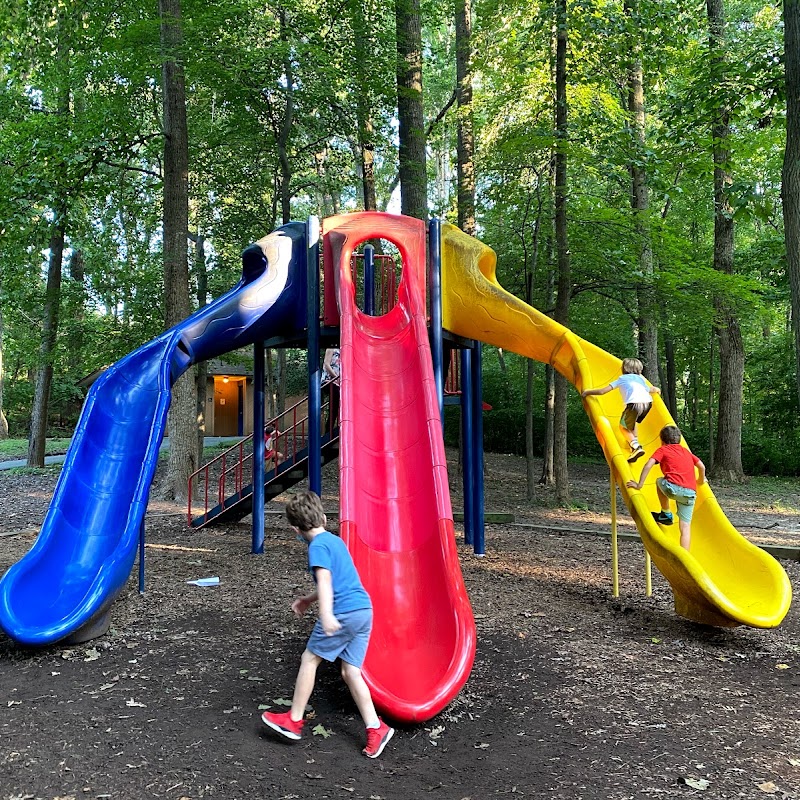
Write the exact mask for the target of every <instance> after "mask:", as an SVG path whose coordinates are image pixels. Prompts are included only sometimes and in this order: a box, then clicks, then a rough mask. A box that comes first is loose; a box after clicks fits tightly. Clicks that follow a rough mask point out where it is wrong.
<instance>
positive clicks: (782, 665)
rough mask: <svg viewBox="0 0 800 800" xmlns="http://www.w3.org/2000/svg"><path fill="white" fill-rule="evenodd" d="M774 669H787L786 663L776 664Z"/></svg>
mask: <svg viewBox="0 0 800 800" xmlns="http://www.w3.org/2000/svg"><path fill="white" fill-rule="evenodd" d="M775 669H789V665H788V664H776V665H775Z"/></svg>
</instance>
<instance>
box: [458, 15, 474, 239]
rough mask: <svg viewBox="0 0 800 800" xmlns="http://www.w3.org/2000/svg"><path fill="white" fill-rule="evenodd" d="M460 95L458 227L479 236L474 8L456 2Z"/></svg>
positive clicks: (471, 234)
mask: <svg viewBox="0 0 800 800" xmlns="http://www.w3.org/2000/svg"><path fill="white" fill-rule="evenodd" d="M456 86H457V88H456V92H457V98H456V99H457V101H458V134H457V135H458V140H457V144H456V161H457V170H456V174H457V181H458V227H459V228H461V230H462V231H464V233H468V234H469V235H470V236H474V235H475V230H476V227H475V135H474V131H473V120H472V8H471V3H470V0H456Z"/></svg>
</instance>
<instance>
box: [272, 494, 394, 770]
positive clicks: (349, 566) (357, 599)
mask: <svg viewBox="0 0 800 800" xmlns="http://www.w3.org/2000/svg"><path fill="white" fill-rule="evenodd" d="M286 518H287V519H288V520H289V525H291V526H292V528H293V529H294V530H295V532H296V533H299V534H300V536H302V537H303V539H305V541H306V542H308V567H309V570H310V571H311V573H312V575H313V576H314V582H315V583H316V584H317V590H316V591H315V592H314V593H313V594H309V595H305V596H304V597H299V598H298V599H297V600H295V601H294V603H292V611H294V613H295V614H297V616H299V617H302V616H303V614H304V613H305V612H306V611H307V610H308V607H309V606H310V605H311V604H312V603H315V602H316V603H319V619H318V620H317V623H316V625H314V630H313V631H312V632H311V637H310V638H309V640H308V644H307V645H306V649H305V651H304V652H303V655H302V657H301V659H300V670H299V672H298V673H297V680H296V681H295V686H294V696H293V697H292V707H291V709H289V711H286V712H284V713H282V714H276V713H272V712H270V711H265V712H264V713H263V714H262V715H261V720H262V721H263V722H264V724H265V725H267V726H269V727H270V728H272V730H274V731H276V732H277V733H279V734H281V736H285V737H286V738H287V739H295V740H296V739H299V738H300V736H301V734H302V731H303V725H304V723H305V720H304V719H303V715H304V713H305V709H306V704H307V703H308V700H309V698H310V697H311V692H312V691H313V690H314V682H315V680H316V676H317V667H318V666H319V665H320V662H322V661H323V660H325V661H335V660H336V659H337V658H340V659H341V660H342V678H343V679H344V682H345V683H346V684H347V688H348V689H349V690H350V694H352V695H353V700H355V703H356V706H357V707H358V711H359V713H360V714H361V717H362V719H363V720H364V725H366V728H367V746H366V747H365V748H364V749H363V750H362V752H363V753H364V755H365V756H368V757H369V758H377V757H378V756H379V755H380V754H381V753H382V752H383V748H384V747H386V743H387V742H388V741H389V739H391V738H392V736H393V735H394V728H391V727H389V726H388V725H387V724H386V723H385V722H383V720H381V719H380V718H379V717H378V715H377V713H376V712H375V706H374V705H373V703H372V695H371V694H370V691H369V687H368V686H367V684H366V682H365V681H364V677H363V675H362V674H361V665H362V664H363V663H364V658H365V656H366V654H367V645H368V644H369V635H370V631H371V630H372V602H371V601H370V599H369V595H368V594H367V592H366V590H365V589H364V587H363V585H362V584H361V579H360V578H359V577H358V572H357V571H356V568H355V564H353V559H352V558H351V556H350V553H349V552H348V550H347V547H346V546H345V544H344V542H343V541H342V540H341V539H340V538H339V537H338V536H334V535H333V534H332V533H330V532H329V531H326V530H325V525H327V522H328V520H327V518H326V516H325V513H324V511H323V508H322V501H321V500H320V499H319V496H318V495H316V494H315V493H314V492H302V493H301V494H297V495H295V496H294V497H293V498H292V499H291V501H290V502H289V505H288V506H287V507H286Z"/></svg>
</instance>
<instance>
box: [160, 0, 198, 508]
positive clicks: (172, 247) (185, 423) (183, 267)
mask: <svg viewBox="0 0 800 800" xmlns="http://www.w3.org/2000/svg"><path fill="white" fill-rule="evenodd" d="M159 13H160V17H161V47H162V51H163V52H162V57H163V59H164V61H163V65H162V81H163V87H162V89H163V97H164V310H165V316H166V319H165V323H166V326H167V328H171V327H172V326H173V325H176V324H177V323H178V322H180V321H181V320H183V319H185V318H186V317H188V316H189V314H190V313H191V310H192V308H191V300H190V297H191V294H190V288H189V248H188V241H187V236H188V233H189V142H188V130H187V125H186V86H185V79H184V71H183V65H182V63H181V62H180V60H179V59H178V53H179V50H180V46H181V43H182V39H183V30H182V26H181V3H180V0H159ZM194 372H195V371H194V369H189V370H187V372H186V373H185V374H184V375H183V376H182V377H181V378H179V379H178V380H177V381H176V382H175V385H174V386H173V387H172V403H171V405H170V411H169V417H168V421H167V432H168V435H169V464H168V468H167V475H166V477H165V479H164V482H163V484H162V486H161V493H162V495H163V497H165V498H167V499H174V500H177V501H184V500H186V496H187V491H188V481H189V475H190V474H191V473H192V472H194V470H195V469H196V467H197V387H196V384H195V375H194Z"/></svg>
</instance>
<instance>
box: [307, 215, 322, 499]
mask: <svg viewBox="0 0 800 800" xmlns="http://www.w3.org/2000/svg"><path fill="white" fill-rule="evenodd" d="M306 237H307V239H306V248H307V249H306V284H307V287H308V288H307V297H308V305H307V314H308V320H307V326H308V488H309V489H310V490H311V491H312V492H316V493H317V494H321V493H322V430H321V429H322V420H321V416H322V392H321V391H320V377H321V370H320V366H319V340H320V331H319V309H320V298H319V219H318V218H317V217H309V218H308V222H307V223H306Z"/></svg>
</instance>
